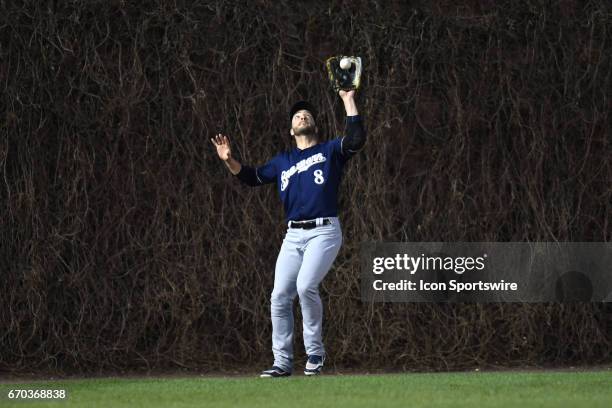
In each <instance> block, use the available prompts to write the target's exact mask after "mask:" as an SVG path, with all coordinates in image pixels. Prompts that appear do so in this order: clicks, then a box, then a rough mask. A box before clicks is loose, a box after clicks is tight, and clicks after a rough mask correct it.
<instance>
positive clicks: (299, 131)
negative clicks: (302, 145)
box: [293, 123, 316, 136]
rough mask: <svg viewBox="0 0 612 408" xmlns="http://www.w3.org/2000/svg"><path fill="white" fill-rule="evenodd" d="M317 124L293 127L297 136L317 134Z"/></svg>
mask: <svg viewBox="0 0 612 408" xmlns="http://www.w3.org/2000/svg"><path fill="white" fill-rule="evenodd" d="M315 130H316V126H315V125H314V124H310V123H307V124H304V125H298V126H297V127H294V128H293V134H294V135H295V136H315Z"/></svg>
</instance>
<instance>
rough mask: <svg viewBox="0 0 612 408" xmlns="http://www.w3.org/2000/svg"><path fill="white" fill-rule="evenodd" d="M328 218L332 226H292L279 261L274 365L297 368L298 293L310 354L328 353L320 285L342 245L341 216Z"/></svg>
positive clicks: (274, 298)
mask: <svg viewBox="0 0 612 408" xmlns="http://www.w3.org/2000/svg"><path fill="white" fill-rule="evenodd" d="M328 218H329V219H330V220H331V221H332V223H331V224H330V225H322V226H319V227H316V228H313V229H309V230H305V229H301V228H288V229H287V234H286V235H285V239H284V240H283V244H282V246H281V249H280V253H279V254H278V259H277V260H276V270H275V273H274V290H273V291H272V297H271V299H270V302H271V315H272V351H273V353H274V365H275V366H277V367H280V368H282V369H283V370H286V371H292V369H293V300H294V299H295V296H296V295H297V296H299V299H300V307H301V309H302V319H303V330H304V347H305V349H306V354H307V355H318V356H325V348H324V347H323V341H322V329H323V305H322V303H321V298H320V296H319V284H320V283H321V281H322V280H323V278H324V277H325V275H327V272H328V271H329V269H330V268H331V266H332V263H333V262H334V259H336V255H338V251H339V250H340V245H341V244H342V230H341V229H340V223H339V221H338V218H337V217H328ZM318 220H321V219H318ZM319 223H320V222H319Z"/></svg>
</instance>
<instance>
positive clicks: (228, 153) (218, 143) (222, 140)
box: [210, 134, 232, 161]
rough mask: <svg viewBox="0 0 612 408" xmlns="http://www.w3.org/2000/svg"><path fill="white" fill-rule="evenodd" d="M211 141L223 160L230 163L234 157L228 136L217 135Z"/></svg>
mask: <svg viewBox="0 0 612 408" xmlns="http://www.w3.org/2000/svg"><path fill="white" fill-rule="evenodd" d="M210 141H211V142H212V143H213V144H214V145H215V147H216V148H217V154H218V155H219V158H220V159H221V160H223V161H228V160H229V159H230V158H231V157H232V149H231V148H230V142H229V138H228V137H227V136H225V135H222V134H218V135H215V137H214V138H211V139H210Z"/></svg>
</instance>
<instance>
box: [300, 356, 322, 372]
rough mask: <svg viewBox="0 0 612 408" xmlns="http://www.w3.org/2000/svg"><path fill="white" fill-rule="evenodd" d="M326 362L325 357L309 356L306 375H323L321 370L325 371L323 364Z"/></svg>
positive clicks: (305, 370)
mask: <svg viewBox="0 0 612 408" xmlns="http://www.w3.org/2000/svg"><path fill="white" fill-rule="evenodd" d="M324 361H325V357H321V356H314V355H313V356H308V361H306V368H304V374H305V375H319V374H321V370H323V362H324Z"/></svg>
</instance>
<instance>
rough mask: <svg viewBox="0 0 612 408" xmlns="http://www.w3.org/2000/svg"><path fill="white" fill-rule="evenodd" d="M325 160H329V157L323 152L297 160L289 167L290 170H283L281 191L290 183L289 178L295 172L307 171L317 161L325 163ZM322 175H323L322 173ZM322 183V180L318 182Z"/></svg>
mask: <svg viewBox="0 0 612 408" xmlns="http://www.w3.org/2000/svg"><path fill="white" fill-rule="evenodd" d="M325 160H327V159H326V158H325V156H323V153H317V154H314V155H312V156H310V157H309V158H307V159H304V160H300V161H299V162H297V163H296V164H294V165H293V166H291V167H289V169H288V170H283V172H282V173H281V191H285V189H286V188H287V186H288V185H289V179H290V178H291V176H293V175H294V174H295V173H301V172H303V171H306V170H308V169H309V168H310V167H311V166H313V165H315V164H317V163H323V162H324V161H325ZM321 176H322V174H321ZM321 176H320V177H321ZM321 183H322V180H321V182H318V183H317V184H321Z"/></svg>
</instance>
